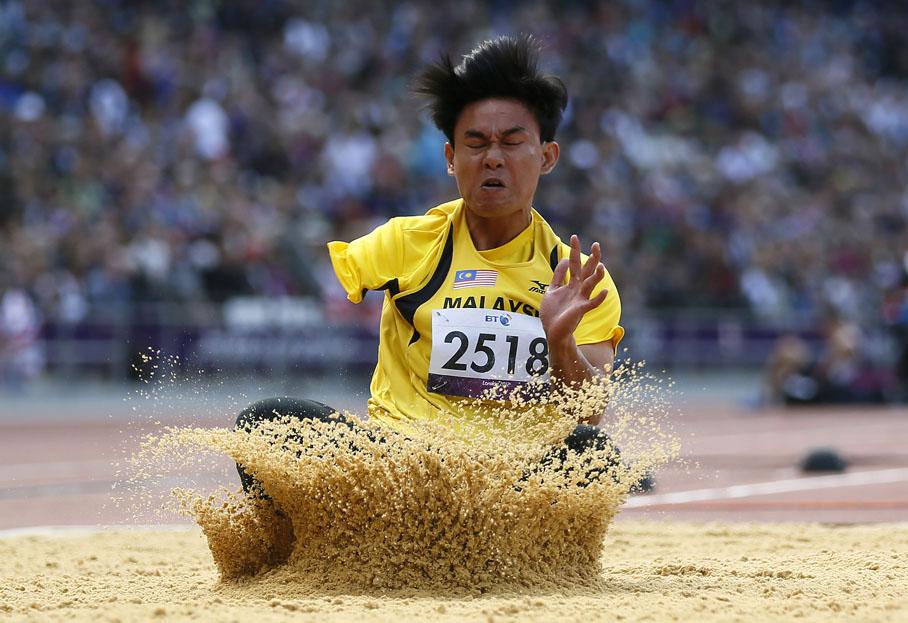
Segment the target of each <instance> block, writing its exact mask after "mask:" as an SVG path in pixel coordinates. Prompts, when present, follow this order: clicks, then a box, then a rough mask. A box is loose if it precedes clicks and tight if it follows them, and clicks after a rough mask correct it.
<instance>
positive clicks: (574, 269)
mask: <svg viewBox="0 0 908 623" xmlns="http://www.w3.org/2000/svg"><path fill="white" fill-rule="evenodd" d="M570 269H571V281H577V280H578V279H580V273H581V270H582V268H581V267H580V238H578V237H577V234H572V235H571V264H570Z"/></svg>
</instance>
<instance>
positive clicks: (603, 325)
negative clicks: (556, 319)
mask: <svg viewBox="0 0 908 623" xmlns="http://www.w3.org/2000/svg"><path fill="white" fill-rule="evenodd" d="M583 261H586V258H585V257H584V258H583ZM602 290H608V294H607V295H606V297H605V300H604V301H603V302H602V304H601V305H600V306H599V307H597V308H596V309H593V310H590V311H588V312H587V313H586V314H585V315H584V316H583V319H582V320H581V321H580V325H579V326H578V327H577V330H576V331H574V341H576V342H577V345H578V346H579V345H581V344H595V343H597V342H604V341H606V340H611V342H612V345H613V346H614V347H615V348H616V349H617V348H618V344H619V342H621V339H622V338H623V337H624V327H622V326H621V325H620V324H619V322H620V320H621V298H620V297H619V296H618V288H616V287H615V282H614V281H613V280H612V276H611V275H609V273H608V271H607V270H606V271H605V276H604V277H603V278H602V281H600V282H599V283H598V284H596V287H595V288H593V293H592V294H591V295H590V298H592V297H594V296H596V295H597V294H599V293H600V292H601V291H602Z"/></svg>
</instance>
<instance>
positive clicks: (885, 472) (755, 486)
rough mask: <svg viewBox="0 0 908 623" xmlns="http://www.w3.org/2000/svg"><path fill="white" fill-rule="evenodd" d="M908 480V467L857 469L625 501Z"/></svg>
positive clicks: (678, 500) (636, 503) (677, 500)
mask: <svg viewBox="0 0 908 623" xmlns="http://www.w3.org/2000/svg"><path fill="white" fill-rule="evenodd" d="M905 481H908V467H900V468H896V469H881V470H876V471H872V472H853V473H851V474H833V475H831V476H812V477H805V478H792V479H788V480H771V481H769V482H755V483H752V484H748V485H734V486H731V487H717V488H714V489H694V490H692V491H676V492H674V493H663V494H660V495H644V496H639V497H633V498H630V499H629V500H628V501H627V502H625V503H624V507H625V508H645V507H647V506H661V505H668V504H688V503H690V502H704V501H707V500H730V499H734V498H749V497H752V496H755V495H771V494H773V493H788V492H791V491H815V490H818V489H835V488H837V487H853V486H857V485H876V484H884V483H890V482H905Z"/></svg>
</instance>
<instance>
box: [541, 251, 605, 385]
mask: <svg viewBox="0 0 908 623" xmlns="http://www.w3.org/2000/svg"><path fill="white" fill-rule="evenodd" d="M601 257H602V251H601V249H600V247H599V243H598V242H594V243H593V245H592V248H591V249H590V257H589V259H587V261H586V263H584V264H583V265H582V266H581V262H580V239H579V238H578V237H577V236H571V253H570V257H569V258H565V259H563V260H561V261H560V262H558V265H557V266H556V267H555V274H554V275H552V283H551V285H550V286H549V288H548V290H547V292H546V294H545V296H544V297H543V299H542V304H541V306H540V310H539V312H540V314H539V315H540V318H541V319H542V328H543V330H544V331H545V335H546V340H547V341H548V346H549V362H550V364H551V366H552V376H553V377H554V378H556V379H558V380H560V381H561V382H563V383H565V384H567V385H570V386H578V385H580V384H582V383H583V382H585V381H589V380H591V379H593V378H594V377H602V376H605V375H607V374H608V372H609V371H610V370H611V364H612V363H613V361H614V359H615V348H614V345H613V344H612V342H611V341H604V342H598V343H595V344H584V345H582V346H578V345H577V342H576V341H575V340H574V331H576V329H577V327H578V325H579V324H580V321H581V319H582V318H583V316H584V314H586V313H587V312H588V311H591V310H593V309H595V308H597V307H599V306H600V305H602V303H603V301H605V298H606V297H607V296H608V291H607V290H602V291H601V292H599V293H598V294H597V295H596V296H594V297H593V298H590V294H592V292H593V289H594V288H595V287H596V285H597V284H598V283H599V282H600V281H602V279H603V278H604V276H605V267H604V266H603V265H602V264H601V263H600V261H599V260H600V259H601ZM568 269H570V277H569V278H568V280H567V283H565V277H567V275H568Z"/></svg>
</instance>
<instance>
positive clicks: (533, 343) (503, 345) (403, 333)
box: [328, 199, 624, 430]
mask: <svg viewBox="0 0 908 623" xmlns="http://www.w3.org/2000/svg"><path fill="white" fill-rule="evenodd" d="M464 211H465V208H464V202H463V200H462V199H458V200H456V201H451V202H449V203H445V204H442V205H440V206H437V207H434V208H432V209H431V210H429V211H428V212H427V213H426V214H424V215H421V216H408V217H396V218H392V219H391V220H389V221H388V222H387V223H385V224H383V225H381V226H379V227H377V228H376V229H375V230H374V231H372V232H371V233H369V234H367V235H365V236H363V237H362V238H358V239H356V240H354V241H353V242H350V243H346V242H339V241H334V242H329V243H328V252H329V255H330V257H331V264H332V266H333V268H334V272H335V273H336V275H337V278H338V280H339V281H340V283H341V285H342V286H343V288H344V290H345V291H346V292H347V298H348V299H349V300H350V301H352V302H353V303H359V302H360V301H362V299H363V296H364V295H365V293H366V291H368V290H384V291H385V298H384V303H383V307H382V314H381V325H380V337H379V347H378V362H377V364H376V366H375V372H374V374H373V375H372V383H371V386H370V391H371V398H370V399H369V403H368V411H369V416H370V417H371V418H374V419H377V420H379V421H380V422H381V423H382V424H386V425H389V426H391V427H392V428H395V429H398V430H404V429H406V424H407V422H409V421H412V420H417V419H423V418H430V417H433V418H434V417H437V416H439V415H442V414H461V413H476V410H475V409H476V405H477V399H487V398H488V397H489V396H490V395H493V394H496V392H495V391H494V390H503V391H498V392H497V395H499V396H503V395H505V394H510V393H511V392H512V391H514V390H519V389H520V388H521V387H523V386H526V387H535V386H538V383H540V382H542V383H544V382H545V381H546V380H547V379H548V376H549V363H548V346H547V343H546V341H545V333H544V332H543V331H542V324H541V322H540V321H539V306H540V302H541V301H542V297H543V295H544V294H545V290H546V288H547V287H548V285H549V283H550V282H551V278H552V272H553V271H554V269H555V265H556V264H557V263H558V261H559V260H560V259H561V258H564V257H567V256H568V254H569V253H570V246H569V245H566V244H564V243H563V242H562V241H561V240H560V239H559V238H558V236H557V235H555V233H554V232H553V231H552V228H551V227H550V226H549V224H548V223H546V222H545V220H544V219H543V218H542V217H541V216H540V215H539V213H538V212H536V210H532V221H531V223H530V224H529V226H528V227H527V228H526V229H525V230H524V231H523V232H521V233H520V234H519V235H518V236H517V237H516V238H514V239H513V240H511V241H510V242H508V243H506V244H504V245H502V246H500V247H497V248H495V249H489V250H486V251H478V250H477V249H476V248H475V246H474V245H473V239H472V237H471V236H470V232H469V230H468V228H467V223H466V218H465V216H464ZM585 260H586V256H584V261H585ZM602 289H606V290H608V296H607V297H606V299H605V301H604V302H603V303H602V305H600V306H599V307H597V308H596V309H594V310H592V311H590V312H588V313H587V314H586V315H584V317H583V319H582V320H581V322H580V325H579V326H578V327H577V330H576V331H575V332H574V339H575V340H576V342H577V344H578V345H581V344H592V343H597V342H603V341H606V340H611V342H612V344H613V345H614V346H616V347H617V345H618V343H619V342H620V341H621V338H622V337H623V336H624V329H623V328H622V327H621V326H620V325H619V324H618V322H619V319H620V316H621V302H620V299H619V297H618V292H617V290H616V288H615V284H614V282H613V281H612V278H611V276H610V275H609V274H608V271H606V273H605V278H604V279H603V280H602V281H601V282H600V283H599V284H598V285H597V287H596V289H595V290H594V292H593V295H595V294H596V293H598V292H599V291H601V290H602ZM490 390H493V391H492V392H491V393H490Z"/></svg>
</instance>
